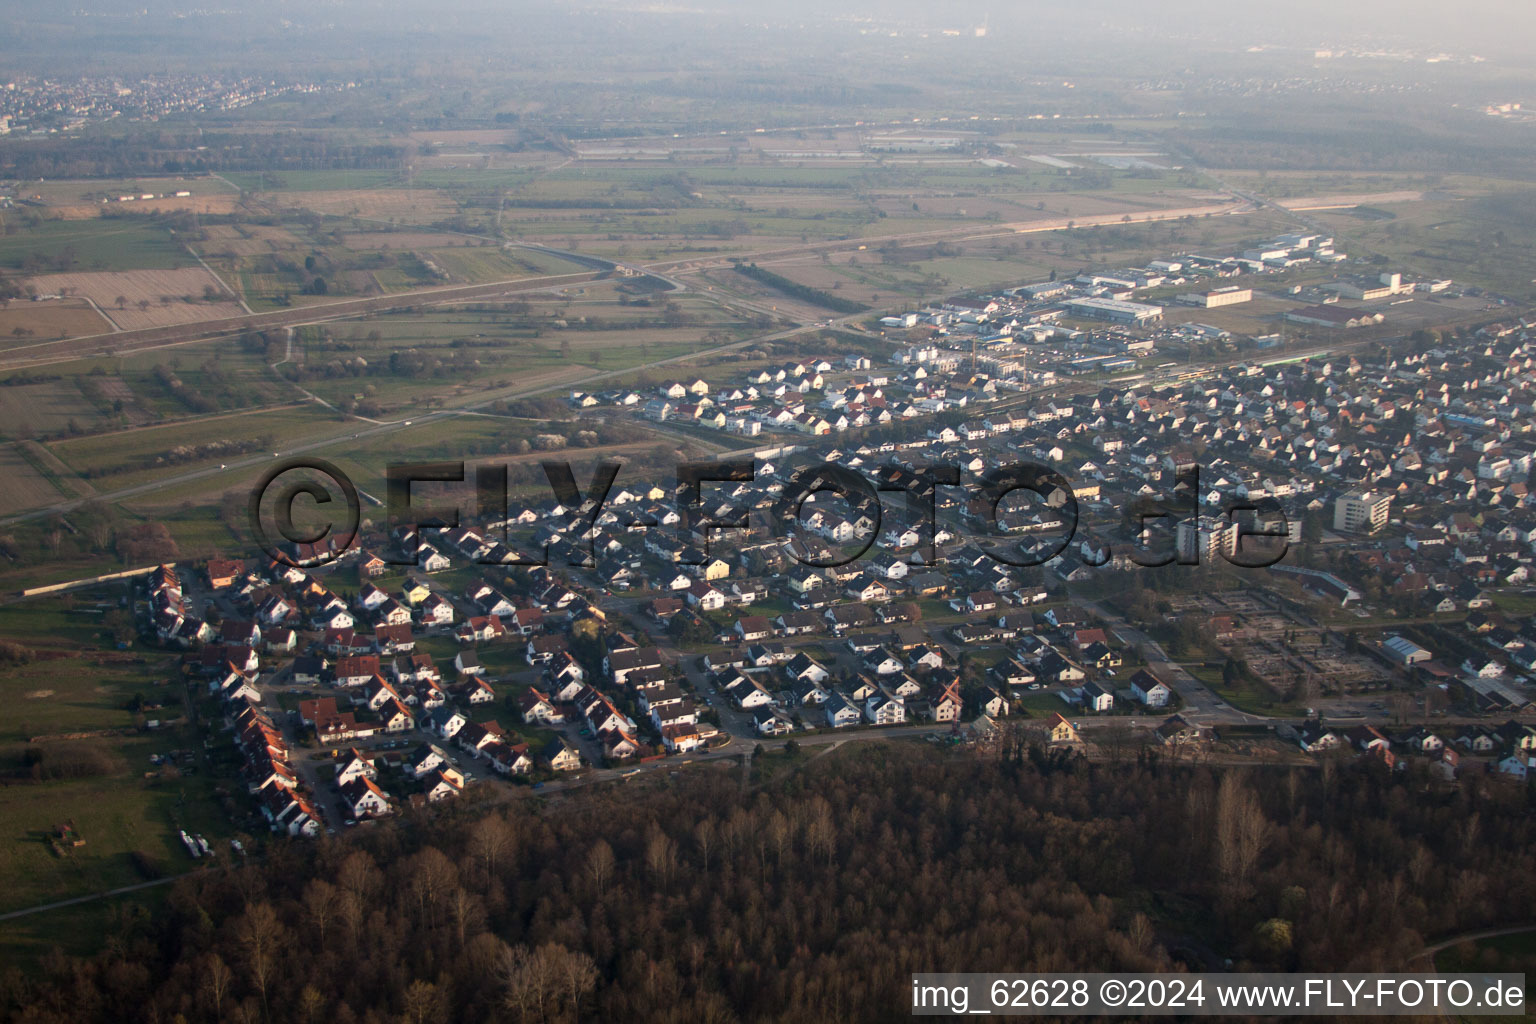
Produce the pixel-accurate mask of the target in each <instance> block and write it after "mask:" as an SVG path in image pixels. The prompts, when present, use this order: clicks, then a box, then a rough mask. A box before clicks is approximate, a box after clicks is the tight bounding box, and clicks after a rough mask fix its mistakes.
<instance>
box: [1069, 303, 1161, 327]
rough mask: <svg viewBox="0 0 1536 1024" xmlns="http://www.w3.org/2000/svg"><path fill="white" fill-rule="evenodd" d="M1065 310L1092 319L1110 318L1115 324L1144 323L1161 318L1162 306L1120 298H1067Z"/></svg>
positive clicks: (1073, 314)
mask: <svg viewBox="0 0 1536 1024" xmlns="http://www.w3.org/2000/svg"><path fill="white" fill-rule="evenodd" d="M1066 307H1067V312H1068V313H1069V314H1071V315H1072V316H1082V317H1089V318H1091V319H1094V320H1112V321H1114V322H1115V323H1117V324H1144V323H1149V322H1151V321H1154V320H1161V319H1162V318H1163V307H1162V306H1149V305H1147V304H1146V303H1144V302H1124V301H1122V300H1120V299H1068V300H1067V302H1066Z"/></svg>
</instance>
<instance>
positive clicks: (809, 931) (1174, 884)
mask: <svg viewBox="0 0 1536 1024" xmlns="http://www.w3.org/2000/svg"><path fill="white" fill-rule="evenodd" d="M857 746H859V747H861V748H862V749H860V750H857V751H852V750H848V749H846V748H845V750H844V751H843V752H840V753H839V754H837V755H835V756H831V757H824V758H820V759H818V760H817V761H816V762H814V763H812V764H810V765H808V766H806V767H804V768H802V769H801V770H800V771H798V772H796V773H793V774H789V775H787V776H786V775H783V774H782V773H781V775H780V776H778V777H777V778H776V779H775V780H774V781H770V782H769V783H767V784H765V785H763V786H761V787H759V788H757V789H755V790H748V791H746V792H743V791H742V787H741V786H740V783H739V778H738V777H737V776H736V775H735V774H734V773H732V772H728V771H719V770H708V771H696V772H692V773H688V774H685V775H682V776H677V777H674V778H671V779H669V780H667V781H660V782H657V783H655V784H652V785H650V786H649V787H641V788H627V787H625V786H623V785H619V786H615V787H609V788H605V789H594V790H591V791H588V792H585V793H582V794H580V795H577V796H574V797H570V798H568V799H564V800H562V801H560V802H558V803H554V804H551V805H549V806H541V805H540V802H539V801H536V800H523V801H518V802H516V803H515V804H513V805H511V806H503V807H493V808H488V807H479V808H476V807H474V806H472V805H468V804H466V805H463V806H460V807H457V808H454V809H452V810H449V811H447V812H445V813H443V814H440V815H434V816H421V817H408V818H406V819H404V820H403V821H401V822H399V823H398V824H396V825H393V826H389V827H383V828H378V829H375V830H371V832H370V834H368V835H366V836H363V837H359V838H357V839H355V840H348V841H334V840H330V841H321V842H319V843H318V844H313V845H311V844H304V843H298V844H294V845H292V846H283V845H278V846H277V847H275V848H274V849H273V851H272V852H271V854H270V855H269V856H268V858H267V860H266V861H265V862H264V863H262V864H251V865H248V866H246V867H243V868H239V869H235V870H228V871H206V872H202V873H199V874H197V875H194V876H192V877H190V878H188V879H187V880H185V881H183V882H180V883H178V884H177V885H176V886H175V887H174V890H173V892H172V895H171V896H170V898H169V899H168V900H167V901H166V904H165V906H164V908H163V910H160V911H157V912H156V913H155V914H154V915H132V914H125V915H120V916H119V917H118V918H117V919H116V924H115V925H114V926H113V927H112V928H111V929H109V932H111V934H110V935H109V939H110V942H109V949H108V952H106V953H104V954H103V955H101V956H99V957H97V958H94V959H92V960H88V961H85V960H71V959H69V958H66V957H64V956H63V955H61V954H53V955H50V956H48V957H46V958H45V962H44V964H43V965H42V970H40V971H38V972H34V974H33V976H31V977H24V976H23V975H22V974H21V972H20V971H19V970H17V969H14V968H12V969H10V970H8V971H5V972H3V974H0V978H3V983H0V1015H3V1016H4V1018H5V1019H9V1020H15V1021H29V1022H45V1021H66V1020H67V1021H114V1022H120V1021H146V1022H150V1021H153V1022H170V1021H179V1020H185V1021H191V1022H197V1021H214V1020H234V1021H281V1022H288V1021H294V1022H298V1021H320V1020H324V1021H329V1022H333V1024H350V1022H353V1021H364V1022H374V1021H378V1022H383V1021H395V1020H404V1021H411V1022H418V1024H420V1022H429V1021H443V1022H446V1021H545V1020H549V1021H554V1020H575V1019H591V1020H597V1019H602V1020H629V1021H679V1022H681V1021H693V1022H697V1021H705V1022H724V1021H804V1022H824V1021H830V1020H889V1019H892V1018H894V1017H897V1016H905V1015H906V1014H907V1012H908V1011H907V1007H906V1005H905V1002H904V1000H905V999H906V998H907V994H908V990H909V987H910V974H911V973H912V972H917V971H1003V970H1009V971H1063V970H1074V969H1076V970H1087V969H1094V970H1130V971H1175V970H1220V969H1222V966H1223V964H1224V962H1225V961H1226V960H1228V959H1230V960H1232V961H1233V963H1234V966H1236V967H1238V968H1243V967H1245V966H1246V967H1251V968H1252V969H1272V970H1306V969H1313V970H1328V971H1368V970H1382V971H1385V970H1394V969H1400V968H1402V967H1403V966H1404V965H1405V964H1406V963H1407V961H1408V960H1409V959H1411V958H1412V956H1413V955H1414V954H1415V953H1416V952H1418V950H1419V949H1420V948H1421V947H1422V946H1423V945H1424V943H1425V939H1426V937H1428V936H1435V937H1439V936H1443V935H1449V934H1454V933H1456V932H1459V931H1463V930H1468V929H1474V928H1479V927H1487V926H1494V925H1499V924H1503V923H1509V922H1526V921H1529V920H1530V918H1531V914H1532V911H1533V896H1536V870H1533V867H1536V864H1533V855H1532V852H1531V851H1532V849H1533V844H1532V838H1533V826H1532V819H1531V815H1530V808H1529V806H1528V799H1529V797H1528V796H1527V793H1526V791H1525V789H1524V787H1520V788H1515V787H1504V786H1501V785H1499V784H1498V783H1497V782H1494V781H1491V780H1488V779H1483V778H1468V779H1466V780H1464V781H1463V782H1462V783H1461V784H1460V785H1459V786H1458V787H1451V788H1442V787H1437V786H1434V785H1431V784H1429V782H1428V780H1427V777H1424V776H1419V775H1415V774H1412V773H1397V774H1393V773H1391V772H1390V771H1388V770H1387V769H1385V768H1384V767H1383V766H1381V765H1379V764H1374V763H1360V764H1356V765H1347V766H1346V765H1333V764H1325V765H1323V766H1322V767H1320V768H1317V769H1312V770H1309V769H1305V768H1276V769H1261V770H1246V771H1241V770H1234V769H1214V768H1192V767H1187V766H1186V767H1172V766H1169V765H1167V764H1160V763H1158V762H1157V761H1155V760H1151V759H1148V758H1146V757H1142V758H1141V759H1139V760H1135V761H1125V762H1122V763H1119V764H1090V763H1088V762H1086V761H1083V760H1081V759H1077V758H1072V757H1067V756H1062V755H1054V754H1048V753H1047V752H1045V751H1043V750H1041V749H1039V748H1034V749H1028V748H1025V747H1023V746H1022V745H1019V746H1016V747H1015V748H1014V749H1013V750H1012V752H1011V753H1008V754H1006V755H1003V756H998V757H988V758H981V757H971V756H967V755H963V754H962V755H953V754H946V753H943V752H940V751H937V750H930V749H928V748H926V747H920V746H918V745H915V744H892V745H883V744H882V745H872V744H871V745H864V744H860V745H857Z"/></svg>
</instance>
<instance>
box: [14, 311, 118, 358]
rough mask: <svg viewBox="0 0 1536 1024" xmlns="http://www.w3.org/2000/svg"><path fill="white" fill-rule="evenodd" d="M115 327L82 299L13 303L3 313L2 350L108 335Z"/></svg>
mask: <svg viewBox="0 0 1536 1024" xmlns="http://www.w3.org/2000/svg"><path fill="white" fill-rule="evenodd" d="M110 330H112V325H111V324H110V323H108V322H107V320H106V318H104V317H103V316H102V315H101V314H100V313H98V312H96V310H94V309H92V308H91V306H90V304H89V303H87V302H84V301H82V300H80V299H55V300H50V301H46V302H13V303H11V304H10V305H9V306H6V307H5V308H3V309H0V349H3V348H6V347H9V346H11V345H13V344H26V343H27V342H29V341H35V340H39V339H47V338H80V337H85V336H86V335H91V334H106V333H107V332H108V331H110Z"/></svg>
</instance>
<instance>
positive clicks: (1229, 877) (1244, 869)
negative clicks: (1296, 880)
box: [1216, 771, 1269, 902]
mask: <svg viewBox="0 0 1536 1024" xmlns="http://www.w3.org/2000/svg"><path fill="white" fill-rule="evenodd" d="M1268 828H1269V822H1268V820H1267V819H1265V817H1264V812H1263V810H1262V809H1260V807H1259V802H1258V800H1257V799H1256V798H1255V797H1254V795H1253V791H1252V790H1251V789H1249V788H1248V785H1247V780H1246V779H1245V778H1244V777H1243V775H1242V774H1241V773H1240V772H1236V771H1232V772H1228V773H1227V774H1225V775H1223V776H1222V779H1221V785H1220V787H1219V788H1218V789H1217V791H1216V868H1217V875H1218V880H1219V882H1220V885H1221V887H1222V889H1223V892H1224V894H1225V895H1226V897H1227V899H1229V900H1231V901H1233V902H1236V901H1238V900H1242V899H1246V898H1247V896H1248V894H1249V892H1250V891H1251V888H1252V879H1253V871H1254V868H1255V867H1256V866H1257V864H1258V860H1259V856H1260V854H1262V853H1263V852H1264V842H1265V837H1266V833H1267V831H1268Z"/></svg>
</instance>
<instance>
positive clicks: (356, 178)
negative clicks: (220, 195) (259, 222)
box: [219, 170, 400, 192]
mask: <svg viewBox="0 0 1536 1024" xmlns="http://www.w3.org/2000/svg"><path fill="white" fill-rule="evenodd" d="M219 177H220V178H222V179H223V180H225V181H227V182H229V183H230V184H231V185H233V186H235V187H236V188H239V189H243V190H245V191H247V192H256V191H262V192H325V191H331V190H335V189H367V188H375V187H377V186H379V185H383V184H385V183H387V182H391V181H395V180H397V179H398V178H399V177H400V175H399V172H397V171H388V170H337V171H226V172H225V173H223V174H221V175H219Z"/></svg>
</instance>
